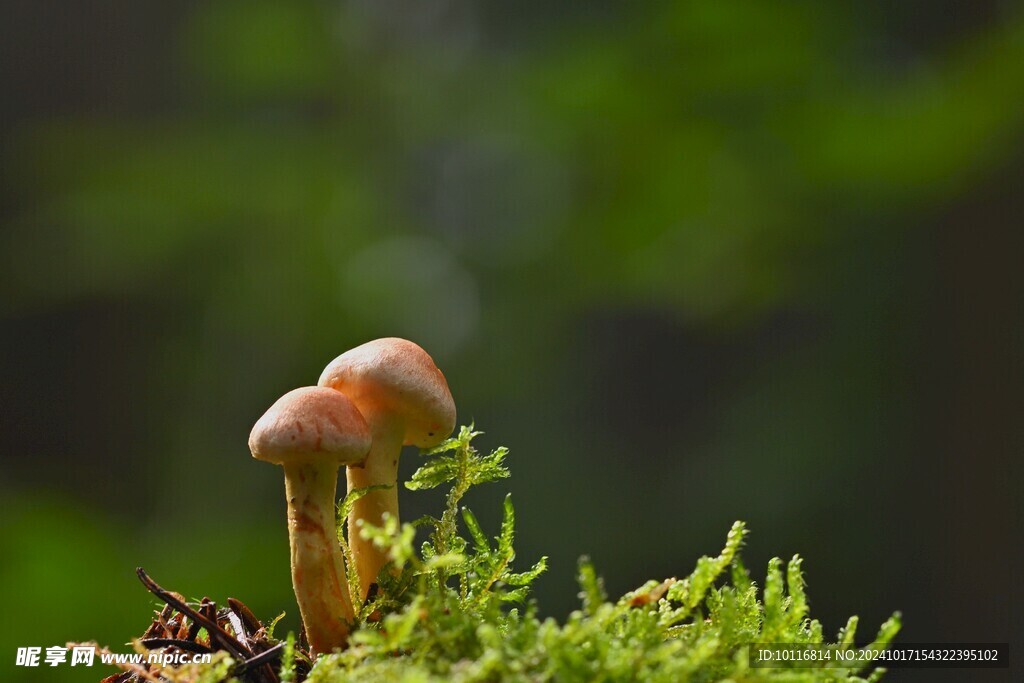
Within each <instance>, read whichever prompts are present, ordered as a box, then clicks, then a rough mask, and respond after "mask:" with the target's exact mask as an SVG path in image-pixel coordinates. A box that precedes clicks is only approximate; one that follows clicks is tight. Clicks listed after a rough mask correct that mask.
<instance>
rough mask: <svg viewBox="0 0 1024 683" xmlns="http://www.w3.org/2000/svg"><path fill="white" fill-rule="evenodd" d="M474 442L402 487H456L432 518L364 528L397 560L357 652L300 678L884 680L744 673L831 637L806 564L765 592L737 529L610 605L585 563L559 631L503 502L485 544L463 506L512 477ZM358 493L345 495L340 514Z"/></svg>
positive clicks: (846, 643) (848, 672)
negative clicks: (759, 661) (476, 489)
mask: <svg viewBox="0 0 1024 683" xmlns="http://www.w3.org/2000/svg"><path fill="white" fill-rule="evenodd" d="M478 434H479V433H478V432H474V431H473V429H472V428H471V427H469V428H466V427H464V428H463V429H462V430H461V432H460V433H459V435H458V436H457V437H455V438H453V439H450V440H449V441H447V442H446V443H444V444H443V445H441V446H440V447H438V448H436V449H434V450H432V451H430V452H428V453H426V456H427V457H428V458H429V459H428V460H427V462H426V463H425V464H424V465H423V466H422V467H421V468H420V469H419V470H418V471H417V472H416V473H415V474H414V475H413V478H412V480H411V481H410V482H408V483H407V484H406V487H407V488H410V489H413V490H418V489H426V488H434V487H437V486H441V485H445V484H450V486H451V489H450V491H449V493H448V497H447V502H446V506H445V509H444V511H443V512H442V514H441V516H440V517H439V518H434V517H425V518H422V519H419V520H417V521H416V522H414V523H412V524H403V525H399V524H398V523H397V521H395V520H393V519H389V520H387V521H386V523H385V525H384V526H383V527H382V528H375V527H369V526H366V527H363V528H362V529H361V531H360V533H362V534H363V535H364V536H365V537H366V538H370V539H372V540H373V541H374V543H376V544H377V545H378V546H379V547H381V548H383V549H386V550H387V551H388V553H389V557H390V558H391V563H390V564H389V565H388V566H386V567H385V568H384V569H383V570H382V571H381V575H380V577H379V584H380V592H379V593H378V595H377V597H376V598H375V599H374V600H373V601H372V602H369V603H368V604H366V605H364V606H363V608H362V610H361V611H360V614H359V622H360V623H359V625H358V627H357V628H356V630H355V631H354V633H353V636H352V643H351V647H350V648H349V649H348V650H346V651H345V652H342V653H338V654H335V655H330V656H327V657H322V658H321V659H320V660H319V661H318V662H317V663H316V666H315V667H314V668H313V671H312V672H311V674H310V677H309V679H308V680H310V681H314V682H317V683H335V682H337V683H341V682H342V681H344V682H350V681H402V682H408V683H412V682H434V681H438V682H440V681H456V682H469V681H547V680H551V681H634V680H641V681H665V682H666V683H680V682H683V681H726V680H730V681H763V680H764V681H767V680H771V681H850V682H852V681H862V680H877V679H878V678H879V677H880V676H881V674H882V673H883V670H881V669H877V670H875V671H873V672H867V671H864V670H862V669H855V668H828V667H826V666H821V667H820V668H800V669H796V668H774V669H769V668H752V667H751V666H750V663H749V661H748V649H747V647H746V646H747V645H748V644H750V643H755V642H756V643H807V644H822V643H824V642H825V639H824V636H823V633H822V627H821V624H820V623H819V622H817V621H816V620H813V619H810V618H809V617H808V606H807V597H806V595H805V593H804V581H803V576H802V573H801V559H800V558H799V557H794V558H793V559H792V560H790V561H789V562H788V563H785V564H784V563H783V562H782V561H781V560H779V559H778V558H776V559H773V560H772V561H771V562H769V564H768V571H767V575H766V577H765V579H764V584H763V588H762V589H760V590H759V589H758V586H757V585H756V584H755V583H754V581H753V580H752V579H751V577H750V574H749V573H748V572H747V570H746V569H745V568H744V566H743V564H742V562H741V561H740V556H739V551H740V548H741V546H742V545H743V540H744V538H745V535H746V533H747V532H746V529H745V527H744V525H743V524H742V523H741V522H737V523H736V524H734V525H733V527H732V529H731V530H730V531H729V534H728V537H727V540H726V544H725V548H724V549H723V550H722V552H721V554H719V555H718V556H716V557H702V558H700V559H699V560H698V561H697V566H696V568H695V569H694V570H693V572H692V573H691V574H689V575H688V576H687V577H685V578H683V579H682V580H679V581H674V580H668V581H648V582H647V583H646V584H644V585H643V586H641V587H640V588H639V589H637V590H636V591H633V592H630V593H628V594H626V595H624V596H622V597H621V598H619V599H617V600H609V599H608V597H607V595H606V594H605V591H604V589H603V586H602V584H601V580H600V578H599V577H598V574H597V572H596V570H595V568H594V567H593V565H591V564H590V562H589V561H588V560H586V559H583V560H581V561H580V566H579V584H580V597H581V598H582V608H581V609H580V610H578V611H575V612H573V613H572V614H570V615H569V617H568V619H567V620H566V622H565V623H564V624H558V623H557V622H555V621H554V620H552V619H545V620H540V619H538V618H537V616H536V610H535V605H534V603H533V602H531V600H530V592H529V591H530V585H531V584H532V582H533V581H534V580H535V579H536V578H537V577H538V576H539V575H540V574H541V573H543V571H544V570H545V568H546V560H545V558H540V559H539V560H538V561H537V562H536V563H534V564H533V565H532V566H531V567H529V568H528V569H526V570H525V571H520V572H517V571H514V568H513V563H514V560H515V559H516V557H515V550H514V548H513V541H514V538H515V510H514V508H513V506H512V501H511V498H506V499H505V503H504V516H503V520H502V523H501V528H500V530H499V532H498V534H497V536H495V537H494V538H493V539H491V538H488V536H487V535H486V534H485V533H484V531H483V529H482V528H481V526H480V524H479V522H478V521H477V519H476V517H475V516H474V515H473V514H472V512H470V511H469V510H468V509H466V508H460V505H459V503H460V500H461V499H462V497H463V495H464V494H465V493H466V491H467V490H468V489H469V488H470V487H471V486H474V485H477V484H483V483H487V482H492V481H495V480H498V479H502V478H505V477H507V476H508V470H507V469H506V468H505V466H504V464H503V460H504V458H505V456H506V454H507V451H506V450H505V449H498V450H496V451H493V452H492V453H490V454H487V455H481V454H480V453H478V452H477V451H476V450H475V449H474V448H473V446H472V443H471V442H472V440H473V438H474V437H476V436H477V435H478ZM359 495H360V492H354V493H353V494H351V495H350V496H349V497H348V498H346V501H345V502H343V503H342V505H341V506H340V509H339V513H340V515H339V516H340V517H344V513H345V512H346V511H347V509H348V507H349V506H350V505H351V502H352V501H353V500H354V499H355V498H356V497H358V496H359ZM460 522H461V523H460ZM417 527H426V528H428V529H429V530H430V534H429V539H428V540H427V541H426V542H425V543H423V545H422V546H421V547H420V548H419V549H415V548H414V547H413V542H414V538H415V533H416V528H417ZM340 529H341V526H339V536H340V538H341V540H342V542H343V546H345V547H346V550H347V543H344V536H343V534H342V532H341V530H340ZM856 626H857V620H856V617H853V618H851V619H850V621H849V622H848V624H847V626H846V627H845V628H844V629H843V630H842V631H841V632H840V633H839V635H838V639H837V642H836V643H835V645H836V647H840V648H852V647H854V635H855V629H856ZM898 630H899V619H898V616H896V615H894V616H893V617H892V618H891V619H889V620H888V621H886V622H885V623H884V624H883V625H882V627H881V629H880V630H879V632H878V636H877V637H876V638H875V641H874V642H873V643H872V644H871V645H870V647H884V646H885V645H886V644H887V643H888V642H889V641H890V640H891V639H892V637H893V636H894V635H895V634H896V632H897V631H898ZM869 673H870V675H869ZM860 676H868V678H867V679H865V678H861V677H860ZM285 680H290V679H285Z"/></svg>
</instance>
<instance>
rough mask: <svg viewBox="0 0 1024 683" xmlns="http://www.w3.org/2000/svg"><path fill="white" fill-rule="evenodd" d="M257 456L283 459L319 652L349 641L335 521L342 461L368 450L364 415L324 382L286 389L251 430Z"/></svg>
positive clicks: (309, 620) (301, 593)
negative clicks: (290, 389) (326, 386)
mask: <svg viewBox="0 0 1024 683" xmlns="http://www.w3.org/2000/svg"><path fill="white" fill-rule="evenodd" d="M249 450H251V451H252V456H253V457H254V458H256V459H257V460H264V461H266V462H270V463H273V464H275V465H281V466H283V467H284V486H285V494H286V496H287V498H288V540H289V543H290V545H291V557H292V587H293V588H294V589H295V599H296V601H297V602H298V603H299V613H300V614H301V615H302V623H303V624H304V625H305V626H306V637H307V638H308V640H309V644H310V647H311V649H312V651H313V652H314V653H315V654H319V653H322V652H330V651H331V650H333V649H335V648H340V647H344V645H345V643H346V641H347V640H348V634H349V623H350V622H352V621H353V620H354V619H355V615H354V612H353V610H352V600H351V597H350V596H349V589H348V581H347V579H346V576H345V562H344V559H343V557H342V554H341V549H340V547H339V545H338V539H337V533H336V526H335V507H334V506H335V495H336V493H337V485H338V467H340V466H342V465H355V464H358V463H360V462H362V461H363V460H364V459H365V458H366V454H367V452H368V451H369V450H370V431H369V429H368V428H367V425H366V421H365V420H364V419H363V416H362V415H361V414H360V413H359V411H358V410H357V409H356V407H355V406H354V405H352V402H351V401H349V400H348V398H346V397H345V395H344V394H342V393H340V392H337V391H334V390H333V389H326V388H324V387H303V388H301V389H295V390H294V391H289V392H288V393H287V394H285V395H284V396H282V397H281V398H279V399H278V400H277V402H276V403H274V405H272V406H271V407H270V409H269V410H268V411H267V412H266V413H264V415H263V417H261V418H260V419H259V420H258V421H257V422H256V425H255V426H254V427H253V428H252V433H251V434H250V435H249Z"/></svg>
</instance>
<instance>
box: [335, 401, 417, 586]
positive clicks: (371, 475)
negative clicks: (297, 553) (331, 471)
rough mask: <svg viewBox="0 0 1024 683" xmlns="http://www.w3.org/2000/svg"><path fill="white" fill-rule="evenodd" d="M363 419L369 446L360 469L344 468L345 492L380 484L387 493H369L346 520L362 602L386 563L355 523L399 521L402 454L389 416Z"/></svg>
mask: <svg viewBox="0 0 1024 683" xmlns="http://www.w3.org/2000/svg"><path fill="white" fill-rule="evenodd" d="M363 417H365V418H366V423H367V425H368V426H369V427H370V434H371V436H372V437H373V445H372V446H370V453H369V455H367V456H366V463H365V464H364V466H363V467H349V468H348V470H347V476H348V490H349V491H352V490H354V489H361V488H365V487H367V486H378V485H382V484H383V485H388V486H390V488H387V489H381V490H379V491H371V492H369V493H367V494H366V495H365V496H363V497H362V498H360V499H359V500H357V501H356V502H355V504H354V505H353V506H352V512H351V513H350V514H349V517H348V542H349V545H350V546H351V548H352V556H353V557H354V558H355V565H356V572H357V574H358V576H359V592H360V597H361V598H362V599H363V600H365V599H366V596H367V594H368V593H369V592H370V585H371V584H373V583H376V581H377V574H378V573H379V572H380V569H381V567H383V566H384V564H385V563H386V562H387V556H386V553H385V552H384V551H381V550H380V549H378V548H376V547H375V546H374V545H373V543H372V542H371V541H367V540H365V539H363V537H362V536H360V535H359V526H358V524H357V521H358V520H360V519H362V520H366V523H367V524H373V525H374V526H382V525H383V524H384V513H385V512H387V513H388V514H389V515H390V516H392V517H394V518H395V519H396V520H398V519H399V517H398V487H397V483H398V457H399V455H401V453H402V441H403V435H404V433H405V425H404V424H403V423H402V421H401V420H399V419H397V418H396V417H395V416H393V415H392V414H391V413H388V412H383V411H381V412H374V413H370V414H368V415H363Z"/></svg>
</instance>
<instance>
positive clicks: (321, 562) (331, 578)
mask: <svg viewBox="0 0 1024 683" xmlns="http://www.w3.org/2000/svg"><path fill="white" fill-rule="evenodd" d="M284 484H285V495H286V496H287V497H288V540H289V542H290V544H291V554H292V586H293V587H294V588H295V599H296V601H297V602H298V603H299V613H300V614H301V615H302V623H303V624H304V625H305V627H306V638H307V639H308V640H309V645H310V648H311V649H312V651H313V653H314V654H320V653H322V652H330V651H331V650H333V649H335V648H340V647H344V645H345V643H346V642H347V641H348V633H349V622H352V621H354V620H355V614H354V613H353V611H352V600H351V598H350V597H349V594H348V582H347V580H346V578H345V563H344V560H343V558H342V554H341V548H340V547H339V546H338V538H337V532H336V527H335V512H334V510H335V508H334V506H335V495H336V493H337V485H338V465H337V464H336V463H331V464H327V463H318V462H315V461H310V462H294V463H285V465H284Z"/></svg>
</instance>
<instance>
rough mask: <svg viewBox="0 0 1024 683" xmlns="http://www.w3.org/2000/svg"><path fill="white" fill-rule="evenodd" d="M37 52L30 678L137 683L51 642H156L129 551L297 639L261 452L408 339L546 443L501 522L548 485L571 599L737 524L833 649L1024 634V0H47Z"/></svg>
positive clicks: (529, 543) (26, 505) (426, 499)
mask: <svg viewBox="0 0 1024 683" xmlns="http://www.w3.org/2000/svg"><path fill="white" fill-rule="evenodd" d="M0 35H2V41H0V86H2V92H3V93H4V95H3V97H2V99H0V116H2V129H0V153H2V159H3V163H2V171H0V172H2V177H3V186H2V195H0V202H2V233H0V253H2V255H3V268H2V269H0V294H2V297H0V300H2V315H0V324H2V336H0V344H2V347H0V349H2V353H0V358H2V361H0V362H2V363H3V367H2V375H3V382H2V383H0V407H2V418H0V419H2V429H0V434H2V437H0V438H2V440H3V448H2V454H3V458H4V467H3V469H2V473H0V495H2V496H3V501H4V508H5V510H6V512H5V514H4V519H3V522H0V591H2V596H3V597H2V601H0V608H2V610H3V613H4V618H3V619H0V644H2V652H0V656H2V657H3V658H4V659H6V660H7V664H5V665H4V669H3V670H4V673H3V675H2V676H0V677H2V678H3V679H4V680H12V681H22V680H25V681H28V680H53V681H62V680H69V681H80V680H92V679H97V678H99V677H100V676H101V675H105V674H107V673H110V672H108V671H101V670H100V669H99V668H93V669H86V670H82V669H81V668H78V669H71V668H70V667H67V666H65V667H61V668H57V669H48V670H46V671H42V670H31V669H15V668H13V666H12V665H13V662H14V656H15V653H14V650H15V648H16V646H24V645H41V646H44V647H45V646H49V645H55V644H63V643H64V642H65V641H68V640H86V639H97V640H99V641H100V642H101V643H105V644H108V645H110V646H112V647H113V648H114V649H115V650H117V651H123V650H124V649H125V648H123V647H122V646H121V645H120V644H121V643H124V642H125V641H126V640H127V639H128V638H129V637H133V636H136V635H138V634H139V633H141V631H142V630H143V629H144V628H145V626H146V625H147V623H148V616H149V610H150V607H151V605H152V601H151V600H150V597H149V595H148V594H147V593H146V592H145V591H144V590H143V589H142V587H141V586H140V585H139V583H138V582H137V580H136V578H135V576H134V574H133V569H134V567H135V566H136V565H142V566H144V567H145V568H146V569H147V570H148V571H149V572H150V573H151V574H152V575H153V577H154V578H155V579H157V580H158V581H160V582H161V583H163V584H164V585H166V586H167V587H169V588H172V589H174V590H178V591H180V592H182V593H185V594H186V595H188V596H193V597H201V596H203V595H209V596H211V597H213V598H214V599H216V600H218V601H221V602H222V601H223V600H225V599H226V598H227V597H228V596H235V597H238V598H240V599H242V600H243V601H245V602H247V603H248V604H249V606H250V607H251V608H252V609H253V610H254V611H255V612H256V613H257V614H258V615H259V616H261V617H263V618H269V617H272V616H273V615H275V614H277V613H278V612H280V611H282V610H285V611H287V612H288V617H287V618H286V621H285V622H284V623H285V624H286V625H287V626H289V627H294V626H295V624H296V609H295V607H294V598H293V596H292V594H291V585H290V581H289V574H288V550H287V534H286V528H285V523H284V496H283V481H282V479H283V478H282V475H281V472H280V470H279V469H278V468H274V467H270V466H267V465H265V464H263V463H258V462H255V461H253V460H251V458H250V456H249V453H248V450H247V447H246V438H247V435H248V432H249V429H250V427H251V425H252V423H253V422H254V421H255V419H256V418H257V417H259V415H260V414H261V413H262V412H263V410H265V409H266V407H267V406H269V405H270V403H272V402H273V401H274V400H275V399H276V398H277V397H278V396H279V395H280V394H282V393H284V392H285V391H287V390H289V389H291V388H293V387H295V386H299V385H303V384H312V383H315V381H316V379H317V377H318V375H319V372H320V370H321V368H322V367H323V365H324V364H326V363H327V362H328V361H329V360H331V359H332V358H333V357H334V356H335V355H337V354H339V353H341V352H342V351H344V350H346V349H348V348H350V347H351V346H354V345H356V344H359V343H362V342H364V341H366V340H368V339H370V338H373V337H378V336H391V335H396V336H403V337H407V338H409V339H412V340H415V341H417V342H418V343H420V344H421V345H422V346H424V347H425V348H426V349H427V350H428V351H429V352H430V353H431V354H432V355H433V356H434V358H435V359H436V361H437V362H438V364H439V366H440V367H441V368H442V369H443V370H444V371H445V373H446V375H447V376H448V379H449V382H450V385H451V388H452V391H453V394H454V396H455V398H456V401H457V404H458V406H459V411H460V420H461V421H463V422H468V421H470V420H475V421H476V423H477V425H478V426H479V427H480V428H482V429H483V430H484V431H486V433H487V434H486V436H485V437H482V438H481V444H482V445H484V446H488V447H493V446H498V445H507V446H509V447H510V448H511V450H512V454H511V456H510V460H509V464H510V466H511V468H512V473H513V476H512V479H510V480H509V481H508V482H507V483H505V484H502V485H491V486H490V487H489V488H488V489H487V490H481V491H478V492H475V493H474V494H473V495H472V496H471V498H470V500H469V504H470V505H471V506H472V507H473V508H474V509H475V510H476V511H477V512H478V515H479V516H480V517H481V521H483V522H484V523H485V525H486V524H488V523H489V524H490V525H491V528H494V526H495V522H496V519H497V513H498V509H499V503H500V500H501V498H502V496H503V495H504V493H505V491H508V490H510V491H512V493H513V499H514V500H515V502H516V503H517V509H518V512H519V518H520V533H519V539H520V540H519V549H520V561H521V562H522V563H523V564H524V566H525V563H529V562H533V561H534V560H535V559H536V558H537V557H538V556H539V555H541V554H547V555H550V556H551V571H550V573H549V574H548V575H547V576H546V577H544V578H543V579H542V580H541V581H540V582H539V589H538V598H539V601H540V605H541V611H542V613H543V614H546V615H552V616H556V617H558V618H563V617H564V616H565V615H566V614H567V613H568V611H569V610H571V609H572V608H573V607H574V606H575V605H576V604H577V601H576V588H575V584H574V579H573V576H574V571H575V562H576V558H577V557H578V556H579V555H581V554H584V553H587V554H589V555H591V557H592V558H593V559H594V560H595V562H596V564H597V565H598V567H599V568H600V569H601V571H602V573H603V575H604V577H605V579H606V582H607V585H608V588H609V590H610V592H612V593H621V592H623V591H625V590H628V589H630V588H632V587H635V586H636V585H638V584H640V583H642V582H643V581H644V580H645V579H647V578H650V577H665V576H670V575H682V574H684V573H686V572H688V571H689V570H690V569H691V568H692V566H693V563H694V561H695V559H696V558H697V557H698V556H699V555H701V554H705V553H713V552H715V551H717V550H718V549H719V548H720V547H721V543H722V542H723V540H724V537H725V533H726V531H727V530H728V528H729V525H730V523H731V522H732V521H733V520H735V519H744V520H746V521H747V522H748V523H749V524H750V526H751V528H752V529H753V536H752V540H751V542H750V544H749V547H748V550H747V556H748V560H749V562H748V564H749V565H750V566H751V567H752V568H753V569H754V572H755V576H758V577H761V576H762V574H761V572H763V566H764V562H766V561H767V559H768V558H769V557H770V556H771V555H774V554H780V555H783V556H785V557H788V556H789V555H792V554H793V553H795V552H799V553H801V554H802V555H804V556H805V558H806V560H807V568H808V578H809V583H810V588H809V590H810V595H811V597H812V600H813V603H812V608H813V609H812V611H813V612H815V613H816V616H818V617H819V618H821V619H822V620H823V621H824V623H825V625H826V628H827V630H829V631H830V632H834V631H835V629H837V628H838V627H839V626H841V625H842V623H843V622H844V620H845V617H846V616H847V615H848V614H852V613H856V614H860V615H861V616H862V618H863V620H864V621H863V622H862V623H864V625H865V628H866V631H865V635H867V631H869V630H870V629H871V628H873V627H874V626H875V625H876V624H877V623H878V622H880V621H881V620H882V619H883V618H884V617H886V616H888V614H889V613H890V612H891V611H892V610H893V609H900V610H903V612H904V614H905V621H906V627H905V630H904V633H903V635H902V639H903V640H904V641H905V642H921V641H986V640H988V641H1006V640H1008V639H1010V638H1011V636H1014V635H1015V634H1016V635H1018V636H1019V634H1020V633H1021V632H1022V630H1024V629H1022V628H1021V623H1020V621H1019V616H1014V617H1012V618H1011V604H1012V602H1011V598H1013V599H1015V595H1017V594H1019V588H1017V587H1015V586H1014V584H1019V581H1020V576H1021V575H1020V565H1019V564H1015V563H1014V561H1013V560H1012V559H1011V557H1012V555H1013V554H1014V553H1015V552H1016V551H1013V550H1012V548H1013V547H1015V545H1016V543H1017V542H1019V536H1020V522H1021V520H1020V488H1019V484H1018V483H1017V482H1016V481H1015V479H1014V475H1015V474H1017V473H1016V472H1015V471H1014V470H1015V468H1016V467H1017V465H1016V463H1015V462H1014V461H1015V460H1017V459H1019V457H1020V455H1021V452H1022V449H1021V441H1020V437H1021V430H1020V425H1021V417H1020V416H1021V411H1020V405H1019V403H1017V401H1016V400H1015V399H1017V397H1018V393H1017V390H1018V389H1019V387H1020V382H1021V375H1020V374H1019V373H1020V367H1019V365H1018V363H1017V362H1016V361H1019V355H1020V348H1021V347H1020V344H1021V340H1022V338H1024V337H1022V335H1021V331H1022V327H1021V315H1020V313H1021V309H1022V301H1024V298H1022V296H1021V287H1020V285H1021V277H1020V268H1021V254H1022V251H1021V249H1020V243H1019V238H1018V233H1019V230H1020V228H1021V204H1020V192H1021V187H1022V181H1024V12H1022V11H1021V8H1020V6H1019V5H1017V3H1012V2H998V1H990V0H977V1H971V2H968V1H960V2H956V1H952V0H915V1H906V2H899V3H892V2H883V1H881V0H872V1H864V2H858V3H817V2H806V3H804V2H788V1H783V2H755V1H753V0H722V1H715V2H711V1H707V2H684V1H680V2H671V3H654V2H630V3H626V2H613V1H611V0H600V1H598V2H581V1H572V2H559V3H543V2H520V3H501V2H496V1H494V0H490V1H485V2H471V1H470V0H442V1H441V2H436V3H421V2H411V1H399V0H381V1H376V2H374V1H370V0H358V1H352V2H269V1H258V2H242V1H240V0H231V1H217V2H179V3H147V2H134V1H133V2H129V1H127V0H116V1H114V2H108V3H61V2H56V1H55V0H45V1H41V2H14V3H4V5H3V9H2V10H0ZM416 460H417V457H416V455H415V454H414V453H412V452H409V453H407V454H406V457H405V458H404V460H403V472H404V473H405V474H409V473H411V471H412V470H413V469H414V467H415V466H416ZM439 503H440V499H439V498H438V497H437V496H431V495H429V494H422V493H417V494H414V493H411V492H406V493H405V494H404V495H403V502H402V505H403V512H404V513H405V514H406V515H407V516H408V518H409V519H411V518H413V517H415V516H418V515H419V514H422V513H424V512H427V511H433V510H436V509H437V506H438V505H439ZM1017 614H1019V612H1017ZM1012 619H1013V620H1016V621H1013V623H1011V620H1012ZM922 673H928V672H900V674H899V675H898V676H894V677H893V680H939V679H940V677H938V676H936V675H935V674H934V673H929V674H928V676H926V677H925V676H921V675H920V674H922ZM943 680H945V679H943ZM949 680H963V679H962V678H958V677H951V678H950V679H949ZM985 680H998V678H997V677H996V676H988V675H986V679H985Z"/></svg>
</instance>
